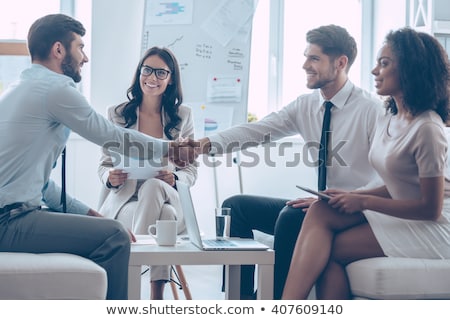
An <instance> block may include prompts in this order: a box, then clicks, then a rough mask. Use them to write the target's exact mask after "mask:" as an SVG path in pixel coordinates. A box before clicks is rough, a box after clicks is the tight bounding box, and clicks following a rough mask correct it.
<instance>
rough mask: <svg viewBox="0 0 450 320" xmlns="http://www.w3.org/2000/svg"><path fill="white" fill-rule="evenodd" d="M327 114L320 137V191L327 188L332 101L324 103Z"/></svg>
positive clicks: (325, 113) (324, 117) (324, 116)
mask: <svg viewBox="0 0 450 320" xmlns="http://www.w3.org/2000/svg"><path fill="white" fill-rule="evenodd" d="M324 107H325V112H324V114H323V124H322V135H321V137H320V149H319V174H318V189H319V191H322V190H325V189H326V188H327V162H328V161H327V160H328V142H329V134H330V118H331V108H332V107H333V103H332V102H331V101H325V102H324Z"/></svg>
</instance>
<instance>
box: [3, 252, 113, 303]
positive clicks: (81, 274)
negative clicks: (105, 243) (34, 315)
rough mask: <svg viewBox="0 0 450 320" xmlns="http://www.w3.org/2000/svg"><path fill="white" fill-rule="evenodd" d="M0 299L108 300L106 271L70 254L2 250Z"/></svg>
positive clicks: (89, 261)
mask: <svg viewBox="0 0 450 320" xmlns="http://www.w3.org/2000/svg"><path fill="white" fill-rule="evenodd" d="M0 283H1V286H0V299H17V300H19V299H20V300H22V299H33V300H43V299H63V300H65V299H78V300H85V299H88V300H91V299H92V300H93V299H105V297H106V288H107V278H106V272H105V270H104V269H103V268H101V267H100V266H99V265H97V264H96V263H94V262H92V261H91V260H88V259H86V258H82V257H79V256H76V255H72V254H66V253H43V254H33V253H16V252H14V253H12V252H0Z"/></svg>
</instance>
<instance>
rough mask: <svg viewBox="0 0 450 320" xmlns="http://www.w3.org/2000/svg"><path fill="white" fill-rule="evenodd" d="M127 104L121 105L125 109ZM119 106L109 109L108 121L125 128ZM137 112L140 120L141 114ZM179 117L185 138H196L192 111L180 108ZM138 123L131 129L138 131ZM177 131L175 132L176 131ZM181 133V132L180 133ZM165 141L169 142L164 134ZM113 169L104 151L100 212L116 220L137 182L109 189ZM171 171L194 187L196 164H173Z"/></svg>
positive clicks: (100, 170) (99, 168)
mask: <svg viewBox="0 0 450 320" xmlns="http://www.w3.org/2000/svg"><path fill="white" fill-rule="evenodd" d="M124 106H125V103H123V104H121V105H119V110H120V108H123V107H124ZM116 107H117V106H112V107H110V108H109V109H108V119H109V120H110V121H112V122H114V123H116V124H117V125H120V126H124V124H123V123H124V119H123V117H121V116H119V115H118V114H117V113H116V112H115V109H116ZM137 111H138V110H136V113H137V116H138V120H139V113H138V112H137ZM178 115H179V116H180V118H181V122H180V123H179V124H178V126H177V127H178V128H179V129H180V130H181V132H182V134H183V137H189V138H191V139H193V138H194V121H193V118H192V112H191V109H190V108H188V107H186V106H180V108H179V112H178ZM137 123H139V121H137V122H136V124H134V125H133V126H132V127H130V129H134V130H137ZM165 124H166V117H165V116H164V114H163V125H165ZM174 131H175V130H174ZM178 132H180V131H178ZM175 138H178V133H174V139H175ZM163 139H165V140H168V138H167V136H166V135H165V134H164V137H163ZM112 167H113V163H112V159H111V156H110V154H109V152H108V150H106V149H105V148H103V149H102V156H101V159H100V164H99V167H98V175H99V177H100V180H101V182H102V185H103V188H102V190H101V193H100V198H99V204H98V207H99V212H100V213H101V214H103V215H104V216H105V217H107V218H111V219H115V218H116V217H117V215H118V213H119V212H120V209H122V207H123V206H124V205H125V204H126V203H127V202H128V201H129V200H130V198H131V197H132V196H133V195H134V193H135V192H136V185H137V180H135V179H128V180H127V181H126V182H125V183H124V184H123V185H122V186H120V187H119V188H111V189H109V188H107V187H106V182H107V181H108V176H109V170H110V169H111V168H112ZM169 169H171V170H173V171H174V173H175V174H176V176H177V178H178V180H179V181H181V182H184V183H186V184H188V185H190V186H192V185H194V183H195V181H196V179H197V167H196V166H195V165H194V164H190V165H188V166H187V167H185V168H176V167H175V166H174V165H173V164H172V163H170V164H169Z"/></svg>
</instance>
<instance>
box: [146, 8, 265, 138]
mask: <svg viewBox="0 0 450 320" xmlns="http://www.w3.org/2000/svg"><path fill="white" fill-rule="evenodd" d="M255 5H256V2H255V1H254V0H223V1H219V0H213V1H212V0H178V1H173V0H146V3H145V12H144V26H143V33H142V54H143V53H144V52H145V50H147V49H148V48H150V47H152V46H160V47H167V48H169V49H170V50H171V51H172V52H173V53H174V54H175V56H176V58H177V60H178V63H179V65H180V69H181V81H182V88H183V105H186V106H189V107H190V108H191V109H192V111H193V116H194V123H195V136H196V138H201V137H203V136H206V135H210V134H212V133H214V132H216V131H221V130H223V129H226V128H228V127H230V126H232V125H235V124H240V123H245V122H247V101H248V83H249V81H248V80H249V67H250V49H251V45H250V43H251V28H252V19H253V14H254V10H255Z"/></svg>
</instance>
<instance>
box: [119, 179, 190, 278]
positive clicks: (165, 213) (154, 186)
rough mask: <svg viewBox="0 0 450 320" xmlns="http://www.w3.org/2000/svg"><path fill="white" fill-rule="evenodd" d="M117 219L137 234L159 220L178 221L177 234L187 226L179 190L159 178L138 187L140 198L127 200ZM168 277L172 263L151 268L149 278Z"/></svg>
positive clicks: (144, 232) (142, 232)
mask: <svg viewBox="0 0 450 320" xmlns="http://www.w3.org/2000/svg"><path fill="white" fill-rule="evenodd" d="M117 220H119V221H121V222H122V223H124V224H125V225H126V226H131V230H132V231H133V232H134V234H148V227H149V226H150V225H152V224H155V223H156V220H176V221H177V222H178V223H177V230H178V234H181V233H183V232H184V231H185V228H186V227H185V224H184V218H183V212H182V209H181V204H180V199H179V197H178V192H177V191H176V190H175V189H174V188H173V187H171V186H169V185H168V184H167V183H166V182H164V181H161V180H159V179H148V180H146V181H145V182H144V183H143V184H142V185H141V187H140V188H139V190H138V194H137V201H134V200H131V201H130V202H128V203H126V204H125V205H124V206H123V207H122V209H121V210H120V212H119V214H118V216H117ZM169 279H170V266H151V267H150V280H152V281H155V280H169Z"/></svg>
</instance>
